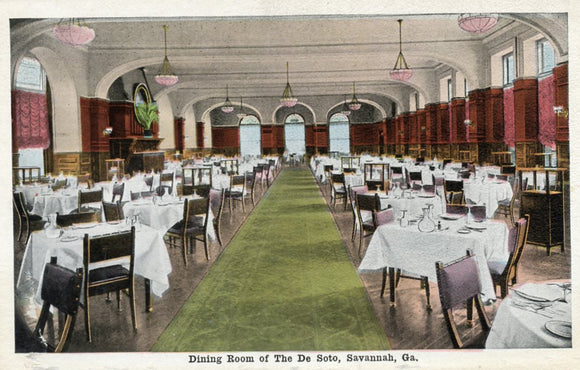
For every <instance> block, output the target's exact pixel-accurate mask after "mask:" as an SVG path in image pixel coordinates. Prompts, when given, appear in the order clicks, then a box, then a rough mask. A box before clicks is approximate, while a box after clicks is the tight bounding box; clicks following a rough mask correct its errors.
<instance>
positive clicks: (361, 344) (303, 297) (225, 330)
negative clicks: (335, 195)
mask: <svg viewBox="0 0 580 370" xmlns="http://www.w3.org/2000/svg"><path fill="white" fill-rule="evenodd" d="M384 349H389V345H388V341H387V338H386V336H385V333H384V332H383V329H382V328H381V326H380V324H379V322H378V319H377V317H376V315H375V314H374V312H373V310H372V308H371V306H370V303H369V301H368V298H367V297H366V294H365V290H364V288H363V286H362V283H361V281H360V279H359V278H358V276H357V274H356V271H355V268H354V266H353V265H352V263H351V262H350V260H349V258H348V256H347V253H346V251H345V249H344V246H343V244H342V240H341V239H340V235H339V233H338V230H337V229H336V225H335V224H334V222H333V220H332V217H331V215H330V213H329V212H328V209H327V207H326V204H325V202H324V200H323V199H322V198H321V196H320V193H319V191H318V188H317V186H316V184H315V182H314V179H313V177H312V175H311V173H310V172H309V171H308V170H306V169H287V170H285V171H283V172H282V173H281V174H280V176H279V178H278V179H277V180H276V182H275V184H274V185H273V186H272V187H271V189H270V191H269V193H268V194H267V196H266V197H264V199H263V200H262V201H261V202H260V204H259V205H258V206H257V208H256V209H255V210H254V212H253V214H252V215H251V216H250V217H249V219H248V220H247V221H246V223H245V224H244V225H243V226H242V228H241V229H240V230H239V231H238V233H237V235H236V236H235V237H234V239H233V240H232V241H231V243H230V245H229V246H228V248H227V249H226V251H225V252H224V253H223V254H222V256H221V257H220V259H219V260H218V261H217V262H216V263H215V265H214V266H213V267H212V268H211V269H210V271H209V273H208V274H207V276H206V277H205V278H204V280H203V281H202V282H201V283H200V285H199V286H198V287H197V289H196V290H195V291H194V292H193V294H192V295H191V297H190V298H189V300H188V301H187V302H186V303H185V304H184V306H183V307H182V309H181V310H180V312H179V313H178V314H177V315H176V316H175V318H174V319H173V321H172V322H171V323H170V324H169V326H168V327H167V329H166V330H165V331H164V333H163V334H162V335H161V337H160V338H159V340H158V341H157V343H156V344H155V345H154V346H153V348H152V351H163V352H171V351H176V352H187V351H259V350H262V351H267V350H313V351H314V350H321V351H323V350H384Z"/></svg>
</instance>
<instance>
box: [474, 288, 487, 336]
mask: <svg viewBox="0 0 580 370" xmlns="http://www.w3.org/2000/svg"><path fill="white" fill-rule="evenodd" d="M474 301H475V308H476V309H477V315H478V316H479V321H480V323H481V327H482V328H483V329H484V330H486V331H487V330H490V329H491V324H490V323H489V320H488V318H487V314H486V313H485V309H484V308H483V304H482V303H481V298H480V297H479V296H477V297H476V298H475V299H474Z"/></svg>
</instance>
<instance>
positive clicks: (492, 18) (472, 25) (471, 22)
mask: <svg viewBox="0 0 580 370" xmlns="http://www.w3.org/2000/svg"><path fill="white" fill-rule="evenodd" d="M497 19H498V15H497V14H471V13H465V14H461V15H460V16H459V18H458V19H457V23H459V27H460V28H461V29H462V30H464V31H467V32H471V33H484V32H486V31H489V30H490V29H492V28H493V26H495V25H496V24H497Z"/></svg>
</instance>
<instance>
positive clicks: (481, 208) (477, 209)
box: [469, 204, 487, 221]
mask: <svg viewBox="0 0 580 370" xmlns="http://www.w3.org/2000/svg"><path fill="white" fill-rule="evenodd" d="M469 211H470V212H471V216H473V219H474V220H475V221H485V219H486V218H487V210H486V208H485V204H484V205H477V206H475V205H474V206H470V207H469Z"/></svg>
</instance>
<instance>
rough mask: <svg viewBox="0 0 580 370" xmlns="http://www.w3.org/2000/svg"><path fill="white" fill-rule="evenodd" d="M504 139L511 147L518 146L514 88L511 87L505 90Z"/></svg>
mask: <svg viewBox="0 0 580 370" xmlns="http://www.w3.org/2000/svg"><path fill="white" fill-rule="evenodd" d="M503 122H504V138H503V141H504V143H506V144H507V145H508V147H510V148H515V146H516V125H515V118H514V88H513V87H509V88H506V89H504V90H503Z"/></svg>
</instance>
